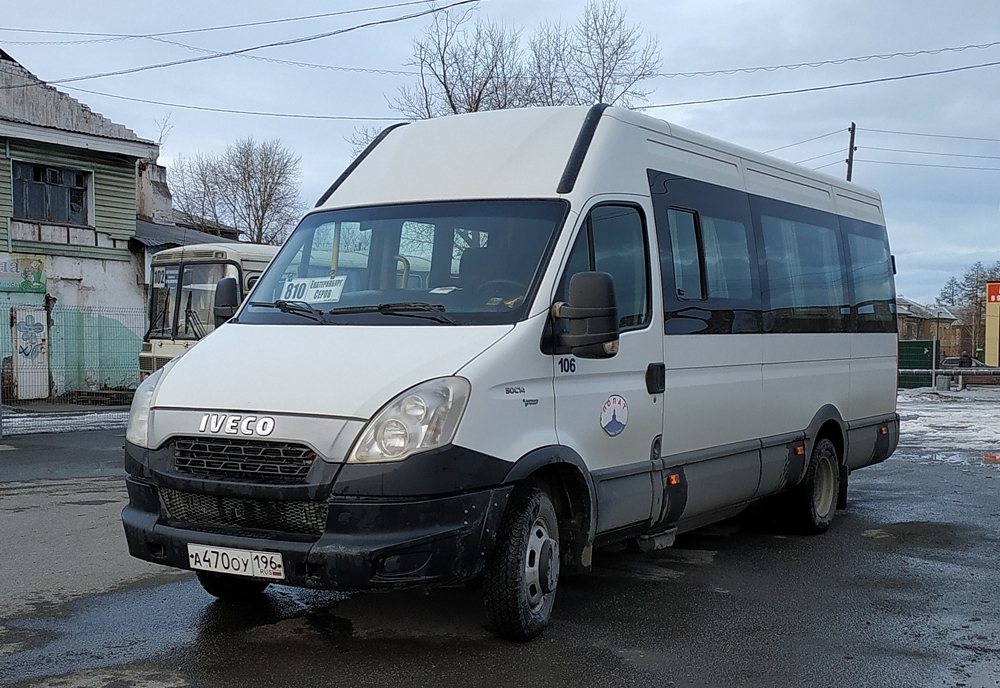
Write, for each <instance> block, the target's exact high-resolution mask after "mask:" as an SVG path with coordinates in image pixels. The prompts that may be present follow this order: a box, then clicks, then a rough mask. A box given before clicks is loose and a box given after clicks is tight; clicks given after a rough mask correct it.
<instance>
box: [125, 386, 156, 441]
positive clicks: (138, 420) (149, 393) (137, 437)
mask: <svg viewBox="0 0 1000 688" xmlns="http://www.w3.org/2000/svg"><path fill="white" fill-rule="evenodd" d="M162 373H163V369H162V368H161V369H160V370H157V371H156V372H155V373H153V374H152V375H150V376H149V377H147V378H146V379H145V380H143V381H142V384H140V385H139V387H138V389H136V390H135V396H133V397H132V406H131V408H129V411H128V429H127V430H125V439H126V440H128V441H129V442H131V443H132V444H134V445H136V446H138V447H143V448H145V447H146V446H147V445H148V443H149V440H148V438H147V437H148V430H149V407H150V405H151V404H152V403H153V392H154V391H155V390H156V383H157V382H159V381H160V375H161V374H162Z"/></svg>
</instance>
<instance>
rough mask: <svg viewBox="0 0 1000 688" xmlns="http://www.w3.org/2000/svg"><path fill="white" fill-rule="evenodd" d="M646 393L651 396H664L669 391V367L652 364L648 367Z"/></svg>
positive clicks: (661, 364)
mask: <svg viewBox="0 0 1000 688" xmlns="http://www.w3.org/2000/svg"><path fill="white" fill-rule="evenodd" d="M646 391H647V392H649V393H650V394H663V393H664V392H665V391H667V366H666V365H665V364H663V363H650V364H649V365H648V366H646Z"/></svg>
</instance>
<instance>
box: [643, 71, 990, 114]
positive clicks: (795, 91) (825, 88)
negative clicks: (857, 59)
mask: <svg viewBox="0 0 1000 688" xmlns="http://www.w3.org/2000/svg"><path fill="white" fill-rule="evenodd" d="M997 65H1000V61H996V62H982V63H980V64H974V65H966V66H964V67H952V68H950V69H937V70H933V71H928V72H916V73H914V74H901V75H899V76H886V77H881V78H878V79H864V80H862V81H847V82H843V83H839V84H829V85H826V86H810V87H807V88H792V89H787V90H784V91H768V92H766V93H748V94H745V95H741V96H725V97H722V98H706V99H704V100H687V101H680V102H676V103H660V104H658V105H641V106H636V107H634V108H633V109H635V110H653V109H656V108H665V107H682V106H684V105H708V104H710V103H727V102H732V101H736V100H751V99H753V98H769V97H771V96H788V95H796V94H799V93H815V92H817V91H830V90H832V89H835V88H847V87H849V86H866V85H868V84H881V83H887V82H890V81H902V80H904V79H916V78H919V77H923V76H935V75H938V74H953V73H955V72H965V71H968V70H970V69H981V68H983V67H995V66H997Z"/></svg>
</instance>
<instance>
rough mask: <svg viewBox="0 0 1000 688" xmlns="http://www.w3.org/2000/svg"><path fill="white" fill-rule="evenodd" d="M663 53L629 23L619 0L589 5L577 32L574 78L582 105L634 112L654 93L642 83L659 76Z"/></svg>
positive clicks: (599, 0) (598, 0) (594, 0)
mask: <svg viewBox="0 0 1000 688" xmlns="http://www.w3.org/2000/svg"><path fill="white" fill-rule="evenodd" d="M659 62H660V54H659V49H658V47H657V42H656V39H655V38H652V37H647V38H646V40H645V41H643V40H642V29H641V28H640V27H639V26H638V25H637V24H629V23H628V21H627V20H626V16H625V10H624V9H622V8H620V7H619V6H618V3H617V2H616V0H590V2H588V3H587V7H586V8H585V9H584V11H583V16H582V17H581V18H580V21H579V22H577V25H576V28H575V30H574V32H573V40H572V48H571V58H570V65H571V67H570V74H571V76H572V83H571V86H572V89H573V91H574V93H575V94H576V101H577V103H578V104H584V105H585V104H589V103H609V104H611V105H621V106H623V107H629V106H631V105H633V104H634V103H635V102H636V101H639V100H645V98H646V96H647V95H649V93H650V92H649V91H645V90H642V89H640V88H638V85H639V83H640V82H642V81H644V80H646V79H649V78H650V77H652V76H654V75H655V74H656V70H657V68H658V66H659Z"/></svg>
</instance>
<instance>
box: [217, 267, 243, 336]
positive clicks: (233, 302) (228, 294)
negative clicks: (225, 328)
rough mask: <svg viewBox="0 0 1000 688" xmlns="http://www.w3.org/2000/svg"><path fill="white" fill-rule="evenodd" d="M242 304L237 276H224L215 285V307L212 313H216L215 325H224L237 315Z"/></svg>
mask: <svg viewBox="0 0 1000 688" xmlns="http://www.w3.org/2000/svg"><path fill="white" fill-rule="evenodd" d="M239 305H240V285H239V283H238V282H237V281H236V278H235V277H223V278H222V279H220V280H219V283H218V284H217V285H215V307H214V308H213V309H212V313H213V314H214V315H215V326H216V327H219V326H220V325H224V324H225V323H226V321H228V320H229V319H230V318H231V317H233V316H234V315H236V309H237V308H238V307H239Z"/></svg>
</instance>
